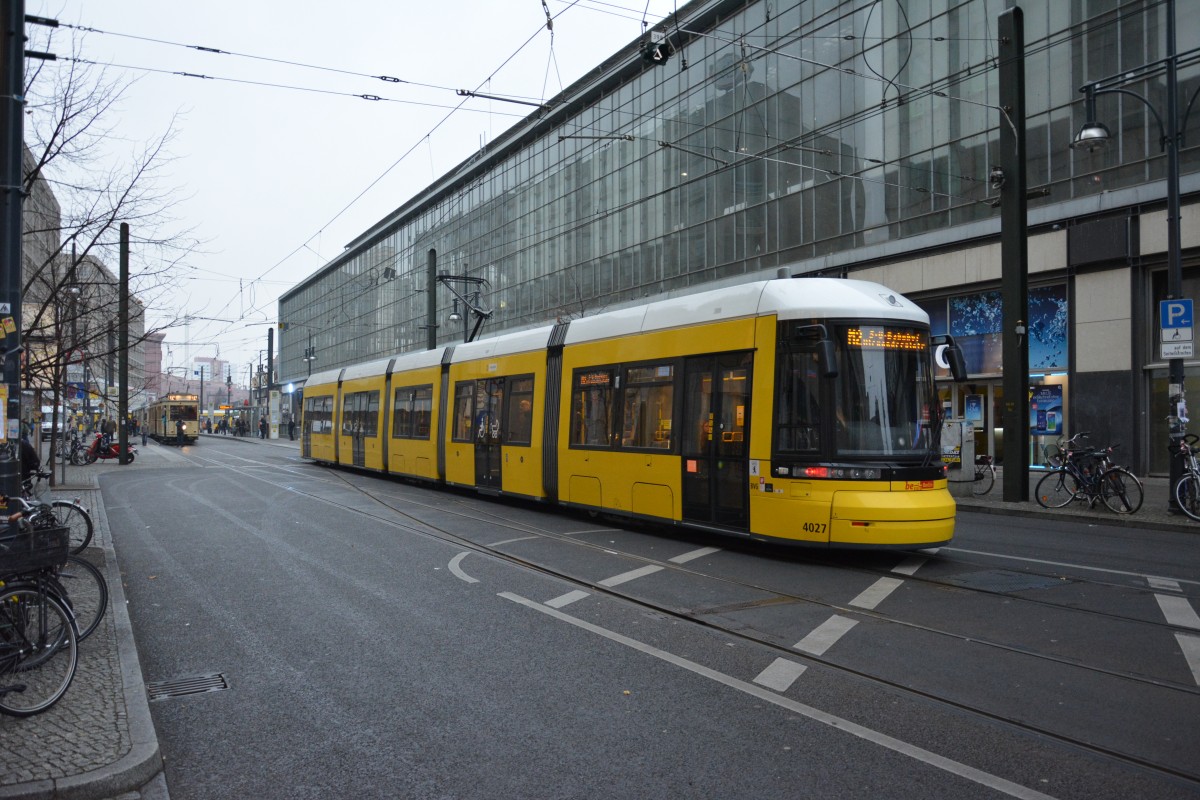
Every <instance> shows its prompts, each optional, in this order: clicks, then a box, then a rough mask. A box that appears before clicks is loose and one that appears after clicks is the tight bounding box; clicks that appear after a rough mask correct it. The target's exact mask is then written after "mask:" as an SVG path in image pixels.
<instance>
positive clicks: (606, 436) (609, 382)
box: [571, 369, 613, 447]
mask: <svg viewBox="0 0 1200 800" xmlns="http://www.w3.org/2000/svg"><path fill="white" fill-rule="evenodd" d="M612 406H613V371H612V370H610V369H592V370H581V371H579V372H576V373H575V381H574V388H573V390H572V392H571V444H572V445H577V446H581V447H608V446H609V445H610V443H611V442H610V431H611V428H612Z"/></svg>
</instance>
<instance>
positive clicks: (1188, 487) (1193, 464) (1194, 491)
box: [1172, 433, 1200, 522]
mask: <svg viewBox="0 0 1200 800" xmlns="http://www.w3.org/2000/svg"><path fill="white" fill-rule="evenodd" d="M1196 442H1200V436H1197V435H1196V434H1194V433H1189V434H1187V435H1186V436H1184V437H1183V439H1182V440H1181V441H1180V442H1179V450H1178V451H1176V452H1174V453H1172V455H1174V456H1175V457H1176V458H1182V459H1183V475H1182V476H1180V478H1179V480H1178V481H1176V483H1175V486H1174V489H1173V491H1174V494H1175V502H1176V503H1178V504H1179V507H1180V508H1181V509H1183V513H1185V514H1187V515H1188V516H1189V517H1191V518H1192V519H1194V520H1196V521H1197V522H1200V458H1198V457H1197V456H1198V454H1200V447H1197V446H1196Z"/></svg>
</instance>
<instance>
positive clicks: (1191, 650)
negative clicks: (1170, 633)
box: [1175, 633, 1200, 686]
mask: <svg viewBox="0 0 1200 800" xmlns="http://www.w3.org/2000/svg"><path fill="white" fill-rule="evenodd" d="M1175 640H1176V641H1178V642H1179V649H1181V650H1183V657H1184V658H1186V659H1187V662H1188V666H1189V667H1191V668H1192V678H1193V679H1194V680H1195V681H1196V685H1197V686H1200V636H1193V635H1192V634H1190V633H1177V634H1175Z"/></svg>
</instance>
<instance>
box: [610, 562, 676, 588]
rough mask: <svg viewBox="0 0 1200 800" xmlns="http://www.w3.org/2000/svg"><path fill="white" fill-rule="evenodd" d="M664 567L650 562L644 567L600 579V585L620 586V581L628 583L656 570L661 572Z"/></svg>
mask: <svg viewBox="0 0 1200 800" xmlns="http://www.w3.org/2000/svg"><path fill="white" fill-rule="evenodd" d="M663 569H664V568H663V567H660V566H657V565H655V564H650V565H649V566H645V567H638V568H637V569H631V570H629V572H622V573H621V574H620V575H613V576H612V577H611V578H606V579H605V580H602V581H600V584H599V585H600V586H620V585H621V584H622V583H628V582H629V581H632V580H637V579H638V578H644V577H645V576H647V575H653V574H654V573H656V572H661V571H662V570H663Z"/></svg>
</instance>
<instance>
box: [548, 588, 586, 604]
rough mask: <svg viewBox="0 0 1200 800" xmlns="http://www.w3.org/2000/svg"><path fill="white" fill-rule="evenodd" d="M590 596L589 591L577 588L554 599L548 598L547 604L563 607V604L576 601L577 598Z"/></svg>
mask: <svg viewBox="0 0 1200 800" xmlns="http://www.w3.org/2000/svg"><path fill="white" fill-rule="evenodd" d="M588 596H589V594H588V593H587V592H585V591H582V590H580V589H576V590H575V591H573V592H567V593H566V594H560V595H559V596H558V597H556V598H554V599H553V600H547V601H546V605H548V606H550V607H551V608H562V607H563V606H567V605H570V604H571V603H574V602H575V601H576V600H582V599H583V598H585V597H588Z"/></svg>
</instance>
